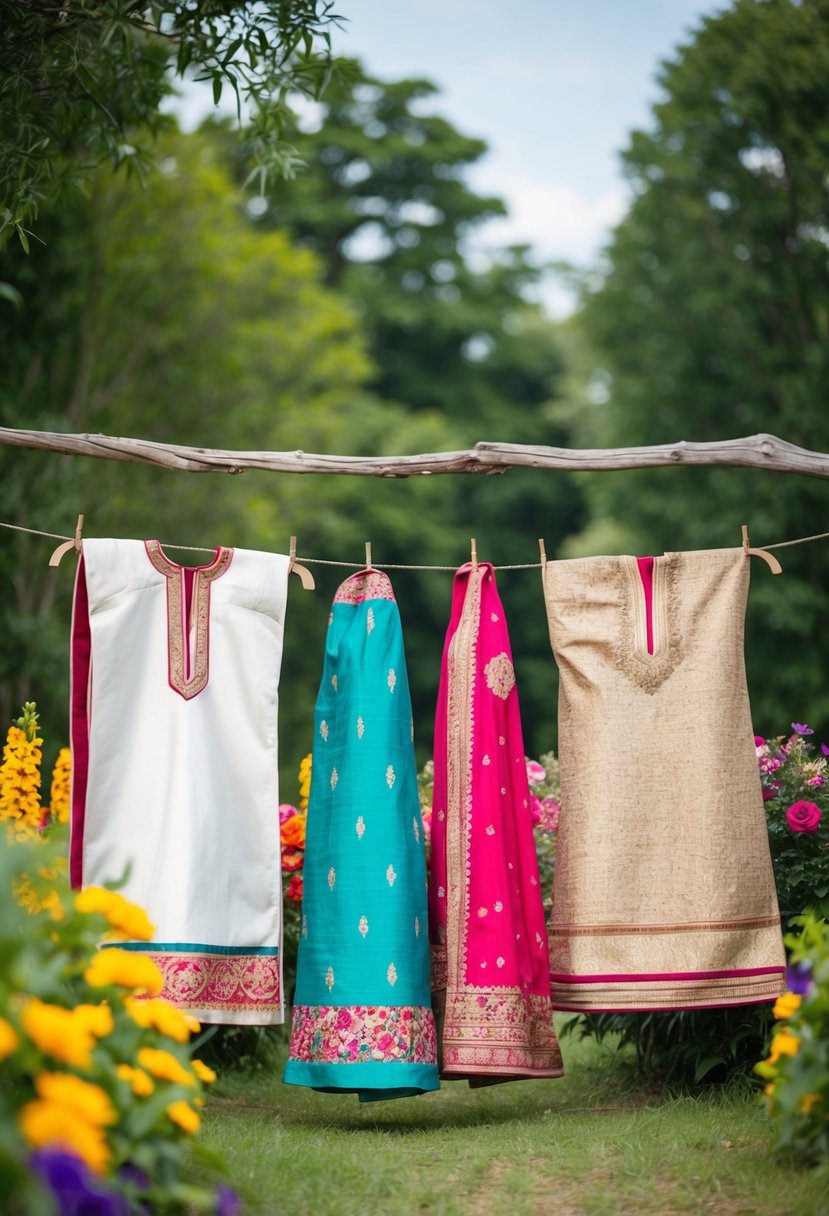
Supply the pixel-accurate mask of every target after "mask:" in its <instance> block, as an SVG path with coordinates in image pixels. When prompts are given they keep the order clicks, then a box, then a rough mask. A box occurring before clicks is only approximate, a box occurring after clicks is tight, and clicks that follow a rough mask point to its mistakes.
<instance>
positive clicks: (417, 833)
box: [412, 819, 420, 844]
mask: <svg viewBox="0 0 829 1216" xmlns="http://www.w3.org/2000/svg"><path fill="white" fill-rule="evenodd" d="M412 831H413V832H414V838H415V843H416V844H420V828H419V827H418V826H417V820H416V819H412Z"/></svg>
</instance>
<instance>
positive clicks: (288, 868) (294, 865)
mask: <svg viewBox="0 0 829 1216" xmlns="http://www.w3.org/2000/svg"><path fill="white" fill-rule="evenodd" d="M301 869H302V854H301V853H283V854H282V870H283V872H284V873H285V874H292V873H293V872H294V870H301Z"/></svg>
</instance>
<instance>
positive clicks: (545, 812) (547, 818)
mask: <svg viewBox="0 0 829 1216" xmlns="http://www.w3.org/2000/svg"><path fill="white" fill-rule="evenodd" d="M541 812H542V813H541V822H542V824H543V825H544V827H545V828H546V829H547V831H548V832H557V831H558V821H559V818H560V816H561V805H560V803H558V802H556V800H555V798H544V799H543V800H542V802H541Z"/></svg>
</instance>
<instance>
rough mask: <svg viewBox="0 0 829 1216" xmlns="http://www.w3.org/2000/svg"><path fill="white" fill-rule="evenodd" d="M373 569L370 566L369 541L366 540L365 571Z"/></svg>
mask: <svg viewBox="0 0 829 1216" xmlns="http://www.w3.org/2000/svg"><path fill="white" fill-rule="evenodd" d="M373 569H374V567H373V566H372V564H371V541H370V540H367V541H366V570H373Z"/></svg>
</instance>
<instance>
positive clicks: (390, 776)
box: [386, 764, 394, 789]
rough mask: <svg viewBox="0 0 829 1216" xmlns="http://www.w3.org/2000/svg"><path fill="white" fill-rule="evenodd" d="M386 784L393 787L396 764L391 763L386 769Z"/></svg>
mask: <svg viewBox="0 0 829 1216" xmlns="http://www.w3.org/2000/svg"><path fill="white" fill-rule="evenodd" d="M386 785H387V786H388V787H389V789H391V787H392V786H393V785H394V765H393V764H390V765H389V766H388V768H387V769H386Z"/></svg>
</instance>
